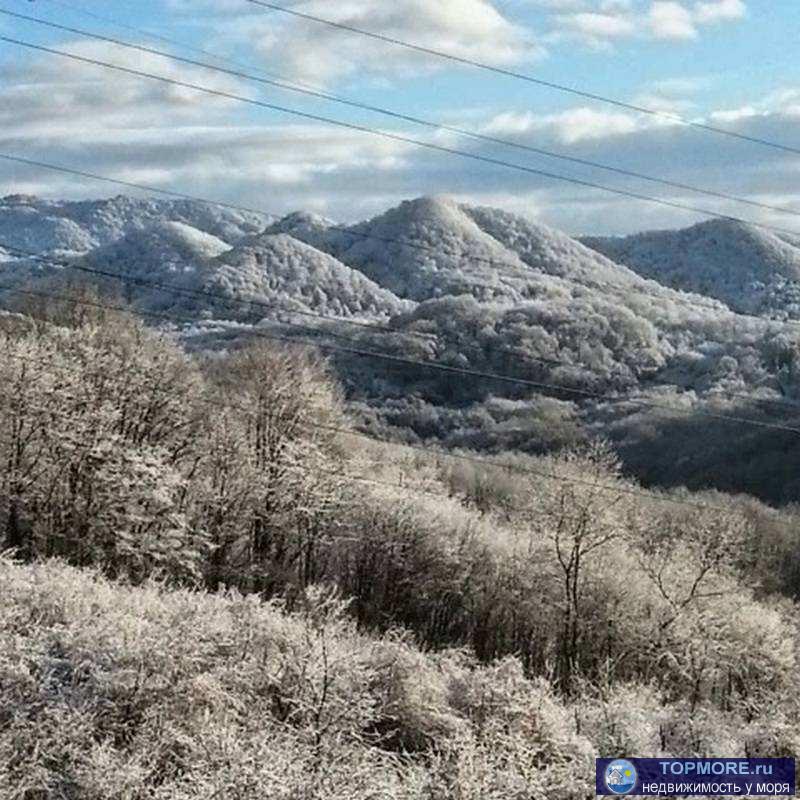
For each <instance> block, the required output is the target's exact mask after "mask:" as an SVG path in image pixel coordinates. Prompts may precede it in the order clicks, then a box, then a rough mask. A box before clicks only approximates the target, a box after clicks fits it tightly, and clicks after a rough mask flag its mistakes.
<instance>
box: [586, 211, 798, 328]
mask: <svg viewBox="0 0 800 800" xmlns="http://www.w3.org/2000/svg"><path fill="white" fill-rule="evenodd" d="M582 241H583V242H584V244H586V245H587V246H588V247H591V248H593V249H595V250H597V251H598V252H600V253H602V254H604V255H605V256H607V257H608V258H610V259H612V260H614V261H616V262H619V263H621V264H626V265H627V266H629V267H630V268H631V269H633V270H635V271H636V272H638V273H639V274H641V275H644V276H646V277H648V278H653V279H654V280H657V281H659V282H660V283H663V284H664V285H666V286H671V287H673V288H675V289H683V290H685V291H691V292H697V293H699V294H703V295H706V296H708V297H714V298H716V299H718V300H722V301H723V302H725V303H727V304H728V305H729V306H730V307H731V308H733V309H734V310H736V311H740V312H744V313H748V314H763V315H768V316H774V317H776V318H789V319H798V318H800V247H798V243H797V241H791V240H790V238H789V237H786V238H783V237H779V236H777V235H774V234H772V233H770V232H769V231H765V230H762V229H759V228H754V227H752V226H749V225H744V224H742V223H738V222H734V221H728V220H710V221H708V222H702V223H699V224H698V225H693V226H692V227H690V228H685V229H682V230H674V231H673V230H668V231H652V232H647V233H640V234H635V235H633V236H627V237H586V238H584V239H582Z"/></svg>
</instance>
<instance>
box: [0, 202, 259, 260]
mask: <svg viewBox="0 0 800 800" xmlns="http://www.w3.org/2000/svg"><path fill="white" fill-rule="evenodd" d="M273 219H274V218H272V217H269V216H268V215H262V214H256V213H251V212H245V211H236V210H233V209H226V208H220V207H218V206H213V205H209V204H208V203H202V202H199V201H194V200H150V199H149V200H140V199H136V198H132V197H124V196H120V197H114V198H111V199H108V200H82V201H58V200H43V199H40V198H37V197H34V196H30V195H8V196H6V197H3V198H0V246H2V245H3V244H8V245H11V246H13V247H20V248H23V249H25V250H31V251H33V252H36V253H44V252H52V251H68V252H75V253H85V252H88V251H89V250H92V249H94V248H96V247H99V246H102V245H107V244H110V243H112V242H114V241H117V240H119V239H121V238H123V237H124V236H125V235H126V234H128V233H130V232H131V231H134V230H141V229H143V228H146V227H149V226H151V225H153V224H154V223H158V222H163V221H172V222H180V223H184V224H186V225H189V226H191V227H193V228H196V229H197V230H199V231H202V232H204V233H208V234H211V235H212V236H216V237H218V238H220V239H222V240H223V241H225V242H228V243H229V244H233V243H235V242H237V241H239V240H240V239H242V238H243V237H245V236H248V235H251V234H253V233H258V232H260V231H262V230H263V229H264V227H265V226H266V225H268V224H270V223H271V222H272V221H273Z"/></svg>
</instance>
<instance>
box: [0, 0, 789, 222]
mask: <svg viewBox="0 0 800 800" xmlns="http://www.w3.org/2000/svg"><path fill="white" fill-rule="evenodd" d="M285 5H287V6H289V7H291V8H296V9H298V10H303V11H308V12H309V13H313V14H317V15H320V16H327V17H329V18H333V19H337V20H341V21H344V22H347V23H350V24H353V25H355V26H358V27H362V28H371V29H373V30H376V31H381V32H386V33H389V34H390V35H394V36H397V37H399V38H403V39H407V40H410V41H414V42H419V43H422V44H424V45H427V46H429V47H434V48H437V49H442V50H448V51H451V52H454V53H457V54H459V55H464V56H467V57H470V58H475V59H478V60H481V61H484V62H487V63H492V64H496V65H498V66H502V67H505V68H509V69H513V70H517V71H521V72H526V73H529V74H532V75H535V76H537V77H539V78H542V79H544V80H548V81H554V82H558V83H562V84H567V85H570V86H575V87H576V88H580V89H582V90H586V91H589V92H594V93H597V94H603V95H607V96H610V97H615V98H619V99H621V100H624V101H626V102H632V103H636V104H640V105H645V106H648V107H653V108H657V109H662V110H665V111H669V112H674V113H679V114H681V115H683V116H684V117H686V118H690V119H694V120H698V121H703V122H708V123H711V124H714V125H715V126H718V127H727V128H731V129H733V130H736V131H739V132H741V133H745V134H747V135H755V136H761V137H764V138H768V139H770V140H774V141H780V142H783V143H786V144H789V145H791V146H794V147H800V127H798V123H800V65H799V64H798V63H797V60H796V58H795V57H794V55H793V53H794V52H795V50H796V40H797V33H798V27H800V14H798V12H797V9H796V3H794V2H790V0H770V1H768V0H680V2H679V1H678V0H437V2H436V3H432V2H430V0H295V2H291V0H287V2H286V3H285ZM793 6H794V7H793ZM0 8H6V9H9V10H14V11H19V12H21V13H28V14H33V15H36V16H39V17H41V18H44V19H49V20H52V21H56V22H60V23H62V24H65V25H71V26H74V27H80V28H85V29H88V30H92V31H95V32H98V33H103V34H106V35H112V36H117V37H119V38H124V39H126V40H128V41H132V42H137V43H142V44H148V45H151V46H154V47H158V48H159V49H166V50H170V51H172V52H175V53H181V54H183V55H187V56H190V57H196V58H201V59H204V60H209V59H208V58H207V57H205V56H201V55H198V53H197V52H195V51H192V50H189V49H185V48H184V47H183V46H182V45H186V46H187V47H194V48H203V49H204V50H207V51H208V52H211V53H213V54H214V55H215V56H219V57H220V58H221V59H225V58H227V59H235V60H236V61H237V62H238V63H239V64H241V65H245V66H246V67H247V69H248V70H249V71H252V72H259V71H265V72H268V73H270V74H278V75H280V76H281V77H285V78H286V79H288V80H291V81H295V82H301V83H304V84H307V85H313V86H318V87H321V88H324V89H326V90H327V91H330V92H333V93H337V94H339V95H342V96H346V97H352V98H354V99H358V100H361V101H364V102H367V103H372V104H376V105H382V106H385V107H388V108H391V109H394V110H398V111H403V112H407V113H413V114H415V115H417V116H422V117H425V118H428V119H431V120H434V121H437V122H444V123H449V124H456V125H458V126H460V127H464V128H469V129H471V130H476V131H479V132H484V133H490V134H491V135H493V136H496V137H500V138H504V139H509V140H513V141H517V142H519V143H523V144H530V145H533V146H539V147H545V148H547V149H551V150H555V151H557V152H562V153H565V154H570V155H577V156H579V157H582V158H589V159H592V160H595V161H598V162H600V163H603V164H607V165H610V166H618V167H622V168H626V169H633V170H636V171H639V172H643V173H646V174H649V175H653V176H660V177H665V178H669V179H671V180H678V181H681V182H684V183H691V184H692V185H696V186H699V187H705V188H708V189H711V190H713V191H722V192H727V193H732V194H737V195H743V196H747V197H750V198H752V199H757V200H759V201H761V202H766V203H769V204H771V205H776V206H780V207H785V208H787V209H790V210H791V209H794V208H799V209H800V204H798V200H800V197H798V196H796V195H798V190H797V188H796V185H797V180H796V177H797V173H798V172H800V156H797V155H795V154H789V153H782V152H780V151H776V150H770V149H767V148H763V147H759V146H757V145H753V144H748V143H744V142H740V141H735V140H731V139H725V138H724V137H717V136H712V135H710V134H703V133H699V132H698V131H696V130H691V129H687V128H685V127H682V126H676V125H668V124H665V122H664V120H658V119H653V118H647V117H643V116H641V115H637V114H634V113H631V112H626V111H622V110H620V109H615V108H613V107H611V106H608V105H605V104H602V103H594V102H591V101H586V100H582V99H580V98H576V97H574V96H570V95H565V94H561V93H558V92H555V91H552V90H548V89H545V88H542V87H538V86H533V85H530V84H526V83H523V82H520V81H516V80H512V79H510V78H505V77H502V76H498V75H495V74H489V73H485V72H480V71H478V70H475V69H472V68H468V67H461V66H457V65H453V64H450V63H447V62H443V61H441V60H439V59H436V58H429V57H423V56H420V55H418V54H411V53H409V52H408V51H404V50H402V49H399V48H396V47H392V46H391V45H387V44H383V43H380V42H375V41H372V40H369V39H365V38H363V37H359V36H355V35H352V34H348V33H344V32H341V31H334V30H331V29H330V28H325V27H323V26H319V25H316V24H314V23H310V22H307V21H301V20H297V19H294V18H292V17H290V16H287V15H284V14H280V13H277V12H269V11H265V10H263V9H260V8H258V7H256V6H254V5H253V4H251V3H248V2H246V0H137V2H134V1H133V0H115V2H114V3H108V2H100V0H80V1H79V0H74V1H73V0H35V2H22V0H17V1H16V2H14V1H13V0H5V1H3V0H0ZM87 12H88V14H87ZM91 14H95V15H99V16H100V17H103V18H105V20H103V19H98V18H97V17H96V16H90V15H91ZM106 20H107V21H106ZM115 23H116V24H115ZM124 26H133V27H134V28H135V29H136V30H131V29H130V27H128V28H126V27H124ZM0 30H2V32H3V34H4V35H7V36H12V37H14V38H19V39H24V40H26V41H31V42H37V43H42V44H46V45H49V46H58V47H62V48H63V49H65V50H69V51H70V52H75V53H81V54H83V55H87V56H90V57H93V58H100V59H102V60H105V61H110V62H114V63H119V64H124V65H126V66H131V67H135V68H140V69H146V70H148V71H151V72H154V73H158V74H163V75H166V76H169V77H172V78H176V79H179V80H188V81H190V82H194V83H198V84H202V85H206V86H210V87H212V88H222V89H224V90H226V91H232V92H235V93H236V94H244V95H247V96H250V97H254V98H256V97H257V98H260V99H263V100H266V101H269V102H277V103H280V104H284V105H287V106H291V107H294V108H297V109H302V110H307V111H312V112H314V113H319V114H323V115H326V116H331V117H335V118H338V119H341V120H345V121H352V122H358V123H361V124H367V125H370V126H375V127H384V128H386V129H391V130H397V131H400V132H403V133H405V134H408V135H411V136H414V137H416V138H423V139H427V140H431V141H434V142H437V143H440V144H445V145H447V146H450V147H459V148H462V149H467V150H469V151H474V152H477V153H479V154H481V155H488V156H490V157H495V158H502V159H507V160H513V161H516V162H518V163H520V164H525V165H527V166H531V167H533V168H540V169H545V170H548V171H551V172H558V173H560V174H564V175H566V176H571V177H575V178H579V179H584V180H591V181H594V182H600V183H605V184H608V185H609V186H612V187H617V188H620V189H624V190H631V191H638V192H641V193H646V194H653V195H657V196H659V197H663V198H665V199H670V200H674V201H677V202H683V203H687V204H689V205H695V206H702V207H703V208H707V209H709V210H713V211H719V212H720V213H728V214H734V215H737V216H743V217H748V218H750V219H755V220H758V221H769V222H773V223H775V224H781V225H784V226H787V227H791V222H792V218H791V216H789V215H787V214H779V213H775V212H767V211H762V210H758V211H757V212H754V211H753V209H752V208H748V207H742V206H740V205H738V204H732V203H728V202H724V201H717V200H710V199H708V198H705V197H698V196H697V195H692V194H691V193H688V194H687V193H685V192H677V191H676V190H671V189H666V188H663V187H657V186H656V187H654V186H653V185H652V184H648V183H645V184H642V183H641V182H636V181H633V180H631V179H623V178H620V177H618V176H613V175H609V174H608V173H606V172H603V171H598V170H593V169H588V168H577V167H576V166H575V165H565V164H564V163H563V162H558V161H553V160H552V159H546V158H543V157H540V156H534V155H531V154H528V153H521V152H520V151H518V150H509V149H508V148H502V147H499V146H488V145H485V144H477V143H475V142H472V141H469V140H463V139H458V138H456V137H453V136H451V135H450V134H443V133H441V132H438V133H437V132H432V131H430V130H426V129H420V128H415V127H413V126H412V127H409V126H407V125H403V124H400V123H396V122H392V121H389V120H386V119H385V118H382V117H379V116H377V117H376V116H375V115H372V114H369V113H367V112H360V111H353V110H351V109H347V108H343V107H342V106H338V105H334V104H330V103H325V102H321V101H317V100H313V101H312V100H309V99H307V98H303V97H300V96H298V95H295V94H292V93H288V92H282V91H279V90H276V89H273V88H267V87H263V86H257V85H254V84H252V83H248V82H245V81H241V80H238V79H234V78H231V77H230V76H224V75H220V74H219V73H214V72H210V71H208V70H203V69H200V68H193V67H186V66H185V65H183V66H181V65H179V64H176V63H175V62H170V61H168V60H164V59H160V58H157V57H155V56H147V55H142V54H140V53H133V52H131V51H125V50H120V49H119V48H116V47H114V46H111V45H107V44H102V43H98V42H91V41H87V40H82V39H81V37H78V36H76V35H73V34H67V33H63V32H54V31H49V30H47V29H44V28H42V27H40V26H37V25H35V24H30V23H27V22H22V21H20V20H16V19H11V18H8V17H5V18H0ZM145 30H146V31H150V32H153V33H156V34H158V35H160V36H164V37H167V38H169V39H170V40H173V41H172V42H170V43H165V42H163V41H158V40H153V39H151V38H149V37H148V36H146V35H145V33H144V32H143V31H145ZM217 63H219V64H221V65H222V64H225V65H227V66H231V64H230V63H228V62H225V61H222V60H220V61H218V62H217ZM0 69H1V70H2V72H3V75H0V139H2V142H0V152H9V153H13V154H16V155H23V156H25V155H27V156H32V157H37V158H43V159H46V160H49V161H52V162H56V163H60V164H65V165H69V166H75V167H78V168H87V165H92V167H93V169H94V170H95V171H98V172H99V171H102V172H103V173H104V174H108V175H111V176H114V177H120V178H122V179H125V180H135V181H137V182H142V183H147V184H149V185H158V186H164V187H168V188H175V189H178V190H180V191H186V192H190V193H194V194H198V195H202V196H207V197H210V198H214V199H220V200H228V201H229V200H231V199H236V200H237V201H241V202H245V201H246V202H247V203H248V204H251V205H257V206H258V207H262V206H266V205H268V206H269V207H268V208H265V210H268V211H273V212H278V213H281V212H285V211H290V210H293V209H296V208H308V209H312V210H317V211H320V212H322V213H326V214H328V215H330V216H333V217H335V218H338V219H346V220H349V219H354V218H359V217H363V216H366V215H368V214H372V213H375V212H376V211H379V210H382V209H383V208H386V207H387V206H389V205H392V204H394V203H396V202H398V201H399V200H401V199H404V198H407V197H411V196H417V195H420V194H437V193H444V194H452V195H455V196H457V197H459V198H462V199H464V200H465V201H469V202H474V203H484V204H492V205H499V206H503V207H507V208H509V209H510V210H513V211H518V212H520V213H523V214H526V215H527V216H530V217H536V218H538V219H540V220H541V221H544V222H546V223H549V224H553V225H556V226H558V227H561V228H563V229H565V230H568V231H570V232H573V233H578V232H627V231H630V230H634V229H640V228H644V227H672V226H678V225H685V224H689V223H691V222H693V221H696V220H697V219H700V218H702V217H701V216H700V215H693V214H690V213H685V212H678V211H674V210H669V209H665V208H663V207H659V206H656V205H653V204H650V205H648V204H642V203H634V202H632V201H629V200H624V199H622V198H618V197H615V196H614V195H612V194H608V193H603V192H596V191H589V190H585V189H578V188H575V187H570V186H569V185H565V184H560V183H557V182H556V183H554V182H552V181H547V180H544V179H541V178H537V177H536V176H531V175H523V174H521V173H515V172H513V171H508V170H501V169H499V168H495V167H491V166H489V165H483V164H476V163H475V162H474V161H473V162H470V161H465V160H462V159H458V158H455V157H452V156H448V155H445V154H433V153H431V152H426V151H420V150H418V149H416V148H413V147H410V146H405V145H400V144H398V143H390V142H387V141H385V140H380V139H374V138H372V137H369V136H365V135H363V134H358V133H355V132H345V131H341V130H337V129H335V128H331V127H329V126H325V125H322V124H311V123H307V122H302V121H299V120H296V119H292V118H291V117H287V116H285V115H281V114H275V113H272V112H268V111H265V110H263V109H255V108H252V107H248V106H245V105H242V104H237V103H233V102H227V101H223V100H218V99H217V100H215V99H213V98H209V97H208V96H203V95H197V94H196V93H191V92H189V91H188V90H183V91H182V90H176V89H174V88H171V87H165V86H163V85H159V84H154V83H152V82H148V81H146V80H143V79H138V78H129V77H125V76H120V75H119V74H114V73H112V72H108V71H105V70H102V69H98V68H97V67H92V66H89V65H80V64H75V63H74V62H68V61H64V60H62V59H59V58H57V57H55V56H49V55H44V54H41V53H35V52H30V51H25V50H22V49H20V48H17V47H15V46H12V45H8V44H5V43H0ZM3 95H5V97H4V96H3ZM3 108H5V111H4V110H2V109H3ZM12 191H26V192H31V193H38V194H46V195H64V196H66V195H68V196H102V195H107V194H109V192H110V191H111V192H112V193H113V190H110V189H109V188H108V187H103V186H102V185H97V184H94V185H92V184H91V183H89V182H77V181H75V180H73V179H70V180H65V179H64V178H63V177H62V176H58V175H54V174H48V173H46V172H45V171H35V172H34V171H32V170H30V169H23V168H21V167H14V168H11V167H9V166H0V193H3V194H5V193H9V192H12ZM794 227H795V228H796V229H797V230H798V232H800V224H798V225H795V226H794Z"/></svg>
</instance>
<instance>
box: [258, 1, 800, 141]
mask: <svg viewBox="0 0 800 800" xmlns="http://www.w3.org/2000/svg"><path fill="white" fill-rule="evenodd" d="M247 2H248V3H252V4H253V5H256V6H261V7H262V8H266V9H270V10H272V11H278V12H280V13H282V14H290V15H291V16H293V17H297V18H298V19H303V20H306V21H308V22H315V23H318V24H320V25H327V26H328V27H329V28H335V29H337V30H341V31H347V32H348V33H355V34H358V35H359V36H367V37H369V38H370V39H376V40H378V41H380V42H385V43H387V44H392V45H396V46H398V47H403V48H405V49H407V50H413V51H415V52H418V53H423V54H425V55H429V56H436V57H437V58H443V59H446V60H448V61H452V62H455V63H457V64H463V65H465V66H470V67H476V68H477V69H481V70H484V71H486V72H493V73H495V74H497V75H503V76H505V77H507V78H515V79H517V80H521V81H526V82H527V83H533V84H536V85H537V86H543V87H545V88H547V89H554V90H556V91H559V92H565V93H567V94H571V95H574V96H576V97H582V98H583V99H585V100H595V101H597V102H599V103H606V104H608V105H612V106H616V107H617V108H624V109H627V110H628V111H635V112H637V113H639V114H647V115H649V116H652V117H658V118H660V119H666V120H670V121H672V122H675V123H678V124H680V125H685V126H686V127H690V128H695V129H697V130H701V131H705V132H707V133H714V134H719V135H721V136H728V137H731V138H733V139H740V140H742V141H745V142H751V143H753V144H759V145H763V146H765V147H771V148H773V149H775V150H783V151H784V152H787V153H795V154H799V155H800V148H797V147H791V146H789V145H786V144H781V143H779V142H773V141H770V140H769V139H762V138H760V137H758V136H748V135H746V134H744V133H738V132H737V131H733V130H730V129H729V128H717V127H715V126H713V125H707V124H706V123H703V122H697V121H695V120H690V119H686V118H685V117H682V116H680V115H679V114H675V113H673V112H670V111H663V110H659V109H655V108H648V107H646V106H641V105H638V104H635V103H627V102H625V101H623V100H617V99H615V98H613V97H606V96H604V95H601V94H596V93H594V92H588V91H584V90H583V89H578V88H577V87H574V86H568V85H566V84H562V83H556V82H555V81H547V80H544V79H542V78H536V77H534V76H533V75H528V74H526V73H523V72H517V71H514V70H510V69H504V68H503V67H497V66H493V65H491V64H486V63H484V62H482V61H478V60H476V59H471V58H466V57H463V56H458V55H456V54H455V53H448V52H445V51H443V50H436V49H435V48H432V47H425V46H424V45H420V44H415V43H413V42H408V41H405V40H403V39H398V38H396V37H393V36H387V35H386V34H382V33H377V32H376V31H368V30H365V29H363V28H357V27H355V26H354V25H347V24H345V23H342V22H336V21H334V20H331V19H325V18H323V17H319V16H315V15H314V14H309V13H307V12H303V11H298V10H297V9H294V8H287V7H285V6H280V5H278V4H276V3H270V2H266V0H247Z"/></svg>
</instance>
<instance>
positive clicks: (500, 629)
mask: <svg viewBox="0 0 800 800" xmlns="http://www.w3.org/2000/svg"><path fill="white" fill-rule="evenodd" d="M88 300H89V298H86V297H85V296H84V297H83V298H82V299H78V300H76V301H74V302H72V303H64V302H61V303H58V304H51V305H50V306H42V307H39V308H37V309H36V310H35V315H34V317H11V316H9V317H6V318H4V322H3V325H2V327H3V330H4V331H5V333H4V334H3V337H2V341H1V342H0V349H1V352H0V371H1V372H2V374H0V457H1V458H2V460H3V463H4V464H6V465H7V468H6V469H4V470H3V471H2V473H0V503H2V505H0V526H1V527H0V530H2V532H3V545H2V546H3V548H5V549H6V550H9V551H10V552H9V553H8V555H7V557H6V558H5V559H4V560H3V561H2V562H0V584H2V588H3V591H2V592H0V639H2V646H0V718H2V719H3V720H4V725H3V726H2V728H0V754H2V759H0V764H2V767H0V793H2V794H3V796H4V797H6V796H7V797H9V798H12V799H13V800H22V798H26V800H27V798H30V797H38V796H42V797H46V796H48V794H47V793H48V792H49V793H50V794H51V795H52V794H53V793H58V792H60V793H61V794H64V793H69V792H72V793H73V795H75V796H80V797H97V798H98V799H99V798H101V797H102V798H107V797H114V796H125V797H128V798H144V797H154V796H155V797H163V798H184V797H185V798H187V800H188V798H190V797H196V796H197V794H198V792H201V793H202V792H205V793H206V794H213V793H214V792H217V793H220V792H222V793H226V794H227V796H232V797H239V796H240V797H242V798H244V797H252V796H254V795H259V796H260V795H265V796H267V795H268V796H270V797H285V798H287V800H288V798H290V797H297V796H300V797H307V798H319V800H322V799H323V798H326V800H327V798H336V797H341V798H355V799H356V800H359V799H360V798H364V800H366V798H372V797H384V796H385V797H389V796H391V797H401V798H402V797H407V798H439V797H442V798H443V797H458V798H472V799H474V800H479V798H480V800H486V799H487V798H497V800H500V798H503V800H506V798H509V797H511V798H518V799H519V800H529V798H530V797H532V796H536V797H544V798H551V797H552V798H554V800H555V798H565V797H575V798H585V797H589V796H591V795H592V791H593V790H592V788H591V786H592V783H591V777H592V758H593V757H594V756H595V755H596V754H603V753H608V752H626V753H634V752H635V753H647V754H648V755H658V754H671V755H682V756H686V755H692V754H697V755H713V754H718V753H720V752H724V753H725V754H727V755H750V756H752V755H756V754H764V755H800V741H798V739H797V730H796V725H795V721H796V719H797V715H798V713H800V708H798V707H797V698H798V697H800V691H798V690H800V686H799V685H798V683H797V680H798V678H797V675H798V652H797V644H798V642H797V630H798V622H799V621H800V616H798V608H797V600H798V597H800V542H798V533H797V532H798V530H800V527H798V524H797V522H798V518H797V512H796V511H794V510H785V511H780V512H779V511H775V510H772V509H769V508H767V507H766V506H763V505H761V504H760V503H758V502H757V501H755V500H753V499H746V498H744V497H731V496H726V495H723V494H721V493H702V494H690V493H687V492H675V493H662V492H650V491H647V490H645V489H643V488H642V487H640V486H638V485H637V484H635V483H634V482H632V481H630V480H628V479H625V478H624V477H623V476H622V474H621V469H620V463H619V461H618V460H617V458H616V457H615V456H614V454H613V452H612V451H611V449H610V448H609V447H608V446H607V445H606V444H604V443H603V442H601V441H594V442H591V443H587V444H586V445H584V446H582V447H579V448H566V449H564V450H562V451H561V452H560V453H558V454H554V455H549V456H541V457H534V456H525V455H522V454H520V453H511V452H509V453H502V454H497V455H495V456H494V457H493V458H491V459H489V460H488V461H487V459H486V458H485V457H480V456H479V455H478V454H477V453H475V452H472V451H469V450H465V449H461V450H459V451H457V452H453V453H444V452H437V450H435V449H433V448H431V447H425V448H422V449H413V450H408V449H406V448H403V447H398V446H397V445H386V444H382V443H380V442H377V441H374V440H371V439H369V438H368V437H364V436H363V435H360V434H356V433H354V432H353V430H352V427H351V421H350V420H349V419H348V415H347V413H346V411H345V408H344V406H343V401H342V394H341V391H340V389H339V387H338V386H337V382H336V380H335V378H334V377H333V375H332V372H331V370H330V367H329V365H328V364H326V362H325V361H324V360H323V359H321V358H320V357H319V356H315V355H313V354H311V353H309V352H308V350H306V349H297V348H293V347H290V346H284V345H277V344H275V343H269V342H261V343H253V344H251V345H250V346H246V347H242V348H239V349H237V350H235V351H233V352H231V353H229V354H217V355H215V356H213V357H205V358H201V357H192V356H188V355H186V353H185V352H184V351H183V350H182V349H181V348H180V347H179V346H178V345H177V343H175V342H173V341H171V340H170V338H168V337H166V336H164V335H163V334H158V333H155V332H153V331H151V330H149V329H147V328H146V327H145V326H143V325H142V324H141V323H138V322H136V321H135V320H133V319H131V318H128V317H127V316H126V315H120V314H118V313H112V312H109V311H106V310H103V309H98V308H97V307H95V306H91V305H87V303H88ZM44 558H56V559H58V560H59V561H60V562H62V563H53V562H50V563H48V564H47V565H42V564H41V563H40V560H41V559H44ZM77 567H79V568H81V569H82V570H89V571H88V572H77V571H76V570H75V568H77ZM101 574H102V575H104V576H105V578H101V577H100V575H101ZM107 579H113V580H116V581H121V582H122V585H118V586H115V585H114V584H112V583H109V582H108V581H107ZM34 742H36V743H37V746H36V747H35V748H34V747H33V743H34ZM56 796H57V795H56Z"/></svg>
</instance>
